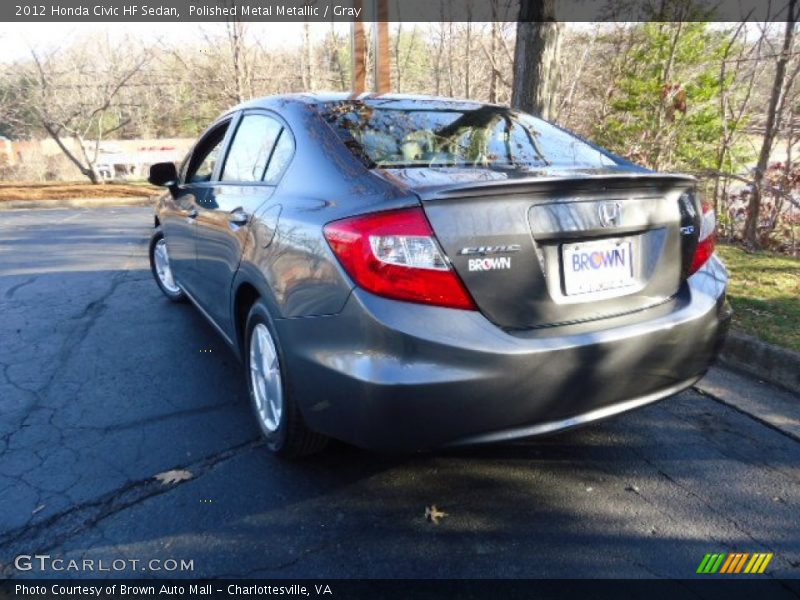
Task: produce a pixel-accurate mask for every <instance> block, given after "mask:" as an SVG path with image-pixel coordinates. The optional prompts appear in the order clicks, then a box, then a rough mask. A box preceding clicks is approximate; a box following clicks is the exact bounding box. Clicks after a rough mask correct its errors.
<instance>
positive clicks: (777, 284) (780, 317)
mask: <svg viewBox="0 0 800 600" xmlns="http://www.w3.org/2000/svg"><path fill="white" fill-rule="evenodd" d="M717 252H719V254H720V256H722V259H723V260H724V261H725V264H726V265H728V269H729V270H730V272H731V279H730V283H729V285H728V298H729V299H730V302H731V304H732V305H733V308H734V310H735V313H734V315H733V326H734V327H735V328H736V329H739V330H740V331H743V332H744V333H749V334H751V335H754V336H757V337H759V338H761V339H762V340H764V341H765V342H770V343H772V344H777V345H779V346H783V347H785V348H790V349H792V350H796V351H798V352H800V259H796V258H790V257H787V256H781V255H777V254H770V253H767V252H759V253H757V254H751V253H748V252H745V251H744V250H742V249H741V248H737V247H735V246H723V245H718V246H717Z"/></svg>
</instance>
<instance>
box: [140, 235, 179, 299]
mask: <svg viewBox="0 0 800 600" xmlns="http://www.w3.org/2000/svg"><path fill="white" fill-rule="evenodd" d="M149 255H150V271H151V272H152V273H153V278H154V279H155V280H156V283H157V284H158V287H159V288H160V289H161V291H162V292H163V293H164V295H165V296H166V297H167V298H169V299H170V300H172V301H173V302H185V301H186V294H184V293H183V290H182V289H181V288H180V286H179V285H178V284H177V283H176V282H175V278H174V276H173V274H172V267H171V266H170V262H169V252H168V251H167V240H166V239H165V238H164V232H163V231H162V230H161V227H157V228H156V231H155V233H153V237H151V238H150V249H149Z"/></svg>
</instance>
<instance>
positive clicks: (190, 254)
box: [162, 120, 230, 295]
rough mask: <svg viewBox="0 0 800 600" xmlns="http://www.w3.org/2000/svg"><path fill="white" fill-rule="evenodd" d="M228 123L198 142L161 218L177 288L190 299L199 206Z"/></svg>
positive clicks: (194, 280)
mask: <svg viewBox="0 0 800 600" xmlns="http://www.w3.org/2000/svg"><path fill="white" fill-rule="evenodd" d="M229 123H230V121H229V120H224V121H222V122H220V123H217V124H215V125H214V126H212V127H211V128H210V129H209V130H208V131H207V132H206V133H205V134H204V135H203V136H201V137H200V139H199V140H198V141H197V143H196V144H195V146H194V148H193V149H192V151H191V153H190V155H189V158H188V159H187V161H186V163H185V164H184V167H183V172H182V174H181V183H180V185H179V186H178V191H177V194H176V195H175V198H174V199H173V201H172V202H171V205H170V210H169V211H167V212H165V213H164V214H163V215H162V225H163V228H164V237H165V239H166V240H167V248H168V250H169V257H170V264H171V266H172V270H173V272H174V274H175V278H176V279H177V281H178V282H179V283H180V286H181V287H182V288H183V289H185V290H186V291H188V292H189V293H190V294H192V295H194V294H195V291H196V289H197V285H198V281H197V269H196V258H197V257H196V251H195V233H196V224H197V222H196V219H197V216H198V211H199V209H200V205H201V204H202V202H203V199H204V198H205V196H206V195H207V194H208V192H209V189H210V187H211V186H212V185H213V179H214V176H215V172H216V167H217V162H218V160H219V158H220V154H221V151H222V146H223V141H224V139H225V134H226V132H227V129H228V126H229Z"/></svg>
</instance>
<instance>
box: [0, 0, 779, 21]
mask: <svg viewBox="0 0 800 600" xmlns="http://www.w3.org/2000/svg"><path fill="white" fill-rule="evenodd" d="M386 1H387V9H388V20H389V21H391V22H406V21H407V22H440V21H454V22H467V21H474V22H490V21H516V20H517V19H518V17H519V14H520V11H519V4H520V0H386ZM541 1H544V0H541ZM552 2H553V3H554V8H555V19H556V20H559V21H573V22H625V21H725V22H727V21H751V22H755V21H759V22H762V21H781V19H785V18H786V13H787V4H788V0H773V1H772V2H767V1H766V0H672V1H665V0H552ZM377 3H378V0H141V1H137V0H130V1H120V0H106V1H105V2H104V1H102V0H3V2H0V20H2V21H8V22H37V21H38V22H95V21H96V22H173V23H178V22H216V21H226V20H233V19H236V20H239V21H265V22H267V21H274V22H296V23H302V22H305V21H309V22H352V21H353V20H355V19H359V20H363V21H367V22H371V21H376V20H377V18H376V17H377Z"/></svg>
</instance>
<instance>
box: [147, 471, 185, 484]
mask: <svg viewBox="0 0 800 600" xmlns="http://www.w3.org/2000/svg"><path fill="white" fill-rule="evenodd" d="M192 477H193V476H192V472H191V471H187V470H186V469H172V470H171V471H164V472H163V473H159V474H158V475H156V476H155V477H154V479H158V480H159V481H160V482H161V483H163V484H164V485H169V484H171V483H179V482H181V481H186V480H187V479H191V478H192Z"/></svg>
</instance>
